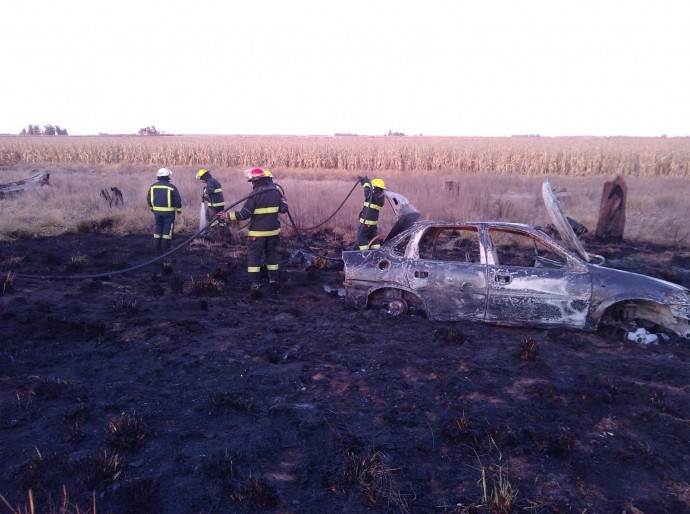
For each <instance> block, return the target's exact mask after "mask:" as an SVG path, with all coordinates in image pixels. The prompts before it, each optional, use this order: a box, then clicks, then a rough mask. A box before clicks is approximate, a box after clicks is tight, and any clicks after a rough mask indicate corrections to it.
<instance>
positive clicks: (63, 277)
mask: <svg viewBox="0 0 690 514" xmlns="http://www.w3.org/2000/svg"><path fill="white" fill-rule="evenodd" d="M358 182H359V181H358ZM355 187H357V184H355V185H354V186H353V187H352V189H351V190H350V192H349V193H348V194H347V196H346V197H345V199H344V200H343V201H342V203H341V204H340V205H339V206H338V208H337V209H336V210H335V212H334V213H333V214H331V215H330V216H329V217H328V218H327V219H326V220H325V221H323V222H321V223H319V224H318V225H315V226H313V227H307V228H299V227H298V226H297V224H296V223H295V221H294V219H293V218H292V215H291V214H290V211H289V210H288V211H287V215H288V218H289V220H290V224H291V225H292V228H293V229H294V230H295V233H296V234H297V237H298V238H299V240H300V241H301V242H302V244H303V245H304V246H305V247H306V248H307V249H308V250H309V251H310V252H311V253H313V254H314V255H316V256H317V257H320V258H322V259H326V260H334V261H341V260H342V259H341V258H336V257H329V256H326V255H320V254H318V253H316V252H315V251H314V250H312V248H311V247H310V246H309V244H308V243H307V241H306V240H305V239H304V237H303V236H302V233H301V231H305V230H313V229H316V228H319V227H321V226H322V225H325V224H326V223H327V222H328V221H330V220H331V219H332V218H333V217H334V216H335V215H336V214H337V213H338V211H340V209H342V208H343V206H344V205H345V202H346V201H347V199H348V198H349V197H350V195H351V194H352V192H353V191H354V190H355ZM275 188H276V189H278V190H279V191H280V193H281V195H283V196H285V191H284V190H283V188H282V187H281V186H280V185H278V184H275ZM265 191H266V189H262V190H259V191H252V192H251V193H250V194H248V195H247V196H244V197H242V198H240V199H239V200H237V201H236V202H234V203H232V204H230V205H229V206H228V207H226V208H225V209H224V210H223V211H222V212H227V211H229V210H230V209H232V208H233V207H235V206H236V205H238V204H240V203H242V202H244V201H246V200H248V199H249V198H252V197H254V196H256V195H259V194H261V193H263V192H265ZM217 221H218V220H217V218H214V219H212V220H211V221H209V222H208V223H207V224H206V225H205V226H203V227H201V228H200V229H199V230H197V231H196V232H195V233H194V234H192V235H191V236H189V237H188V238H187V239H185V240H184V241H183V242H182V243H180V244H179V245H177V246H175V247H174V248H171V249H170V250H168V251H167V252H165V253H163V254H160V255H157V256H156V257H154V258H152V259H149V260H147V261H145V262H142V263H140V264H137V265H135V266H130V267H129V268H124V269H121V270H115V271H108V272H104V273H94V274H90V275H51V276H45V275H29V274H23V273H12V272H11V271H5V272H0V275H4V276H9V275H10V274H12V276H14V277H17V278H23V279H30V280H31V279H32V280H89V279H96V278H106V277H111V276H113V275H122V274H125V273H129V272H130V271H134V270H137V269H140V268H143V267H144V266H148V265H149V264H153V263H154V262H156V261H159V260H161V259H164V258H165V257H167V256H169V255H172V254H173V253H175V252H177V251H179V250H181V249H182V248H184V247H185V246H187V245H189V244H190V243H191V242H192V241H194V240H195V239H196V238H197V237H199V236H200V235H201V234H203V233H204V232H205V231H206V230H208V229H209V228H210V227H211V226H212V225H214V224H215V223H216V222H217Z"/></svg>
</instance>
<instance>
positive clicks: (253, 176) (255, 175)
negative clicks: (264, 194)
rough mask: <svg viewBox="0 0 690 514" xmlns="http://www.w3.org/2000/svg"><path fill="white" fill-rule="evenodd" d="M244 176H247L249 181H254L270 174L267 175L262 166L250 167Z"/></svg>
mask: <svg viewBox="0 0 690 514" xmlns="http://www.w3.org/2000/svg"><path fill="white" fill-rule="evenodd" d="M244 176H245V177H247V182H254V181H255V180H259V179H260V178H264V177H267V176H268V175H266V172H265V171H264V170H263V169H261V168H249V169H247V170H244Z"/></svg>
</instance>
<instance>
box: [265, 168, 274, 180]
mask: <svg viewBox="0 0 690 514" xmlns="http://www.w3.org/2000/svg"><path fill="white" fill-rule="evenodd" d="M264 175H265V176H266V177H269V178H273V173H271V170H264Z"/></svg>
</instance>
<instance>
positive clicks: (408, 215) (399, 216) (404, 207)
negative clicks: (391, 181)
mask: <svg viewBox="0 0 690 514" xmlns="http://www.w3.org/2000/svg"><path fill="white" fill-rule="evenodd" d="M386 197H387V198H388V201H389V203H390V204H391V207H392V208H393V212H395V218H396V219H395V224H394V225H393V227H392V228H391V230H390V232H388V236H386V241H388V240H390V239H392V238H393V237H395V236H397V235H398V234H400V233H401V232H402V231H404V230H406V229H408V228H410V227H411V226H412V225H414V222H415V221H417V220H418V219H419V217H420V216H421V214H420V213H419V211H418V210H417V209H415V208H414V206H413V205H412V204H411V203H410V201H409V200H408V199H407V198H406V197H404V196H403V195H401V194H400V193H396V192H395V191H388V190H386Z"/></svg>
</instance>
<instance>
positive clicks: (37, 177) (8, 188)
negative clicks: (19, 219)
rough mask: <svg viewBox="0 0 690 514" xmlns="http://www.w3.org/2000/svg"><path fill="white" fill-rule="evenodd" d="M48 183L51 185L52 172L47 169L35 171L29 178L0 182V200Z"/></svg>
mask: <svg viewBox="0 0 690 514" xmlns="http://www.w3.org/2000/svg"><path fill="white" fill-rule="evenodd" d="M46 185H47V186H49V185H50V173H48V172H46V171H43V172H38V173H34V174H33V175H31V176H30V177H29V178H25V179H23V180H17V181H16V182H9V183H7V184H0V200H1V199H3V198H6V197H13V196H17V195H19V194H21V193H23V192H24V191H26V190H27V189H31V188H33V187H36V186H46Z"/></svg>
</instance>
